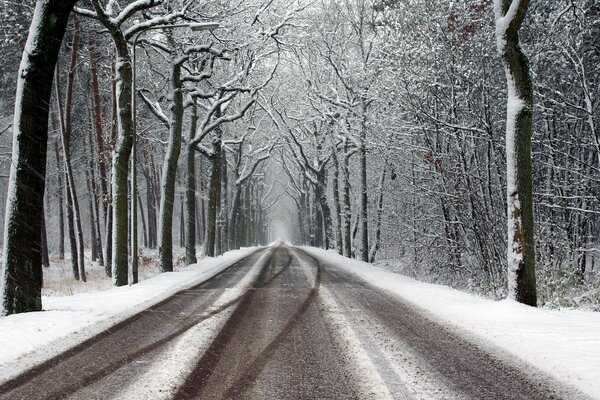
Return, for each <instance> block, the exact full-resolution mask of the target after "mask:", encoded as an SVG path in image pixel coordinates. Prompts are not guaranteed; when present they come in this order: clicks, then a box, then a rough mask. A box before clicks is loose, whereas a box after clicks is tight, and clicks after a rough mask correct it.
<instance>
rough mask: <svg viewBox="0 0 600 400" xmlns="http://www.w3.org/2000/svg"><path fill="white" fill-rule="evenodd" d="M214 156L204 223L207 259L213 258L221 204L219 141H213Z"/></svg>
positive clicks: (218, 139) (217, 138)
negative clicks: (206, 214)
mask: <svg viewBox="0 0 600 400" xmlns="http://www.w3.org/2000/svg"><path fill="white" fill-rule="evenodd" d="M213 151H214V154H213V156H212V157H211V161H212V171H211V176H210V187H209V188H208V216H207V221H206V243H205V249H204V250H205V252H206V255H207V256H208V257H214V256H215V247H216V242H215V240H216V231H217V229H216V228H217V217H218V215H219V208H220V204H221V171H222V169H223V168H222V167H221V139H220V137H216V138H215V139H214V140H213Z"/></svg>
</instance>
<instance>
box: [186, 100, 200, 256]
mask: <svg viewBox="0 0 600 400" xmlns="http://www.w3.org/2000/svg"><path fill="white" fill-rule="evenodd" d="M197 126H198V106H197V104H196V100H195V99H194V103H193V104H192V119H191V124H190V132H189V138H190V140H191V139H193V138H194V136H195V135H196V129H197ZM186 150H187V160H186V161H187V175H186V184H185V198H186V206H187V208H186V211H187V221H186V231H187V235H186V243H185V258H186V264H188V265H189V264H195V263H197V262H198V258H197V257H196V229H197V228H196V162H195V161H196V160H195V157H196V152H195V151H194V147H193V146H186Z"/></svg>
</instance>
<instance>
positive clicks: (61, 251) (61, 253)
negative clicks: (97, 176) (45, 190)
mask: <svg viewBox="0 0 600 400" xmlns="http://www.w3.org/2000/svg"><path fill="white" fill-rule="evenodd" d="M54 153H55V157H56V170H57V171H58V172H57V177H58V190H57V191H56V197H57V198H58V259H59V260H64V259H65V222H64V221H65V216H64V201H63V183H62V171H63V166H62V164H61V162H60V151H59V150H58V141H55V142H54Z"/></svg>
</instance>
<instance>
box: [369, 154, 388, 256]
mask: <svg viewBox="0 0 600 400" xmlns="http://www.w3.org/2000/svg"><path fill="white" fill-rule="evenodd" d="M386 163H387V161H386ZM386 171H387V165H384V166H383V170H382V171H381V177H380V178H379V199H378V201H377V226H376V227H375V242H374V243H373V245H372V246H371V250H370V251H369V262H370V263H372V262H374V261H375V256H376V255H377V252H378V251H379V246H380V245H381V218H382V216H383V192H384V191H383V187H384V184H385V173H386Z"/></svg>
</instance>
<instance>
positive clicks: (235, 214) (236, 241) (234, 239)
mask: <svg viewBox="0 0 600 400" xmlns="http://www.w3.org/2000/svg"><path fill="white" fill-rule="evenodd" d="M234 187H235V192H234V194H233V201H232V202H231V215H230V218H229V245H230V246H231V247H232V248H235V249H237V248H239V247H240V234H241V232H240V227H239V220H240V219H239V216H240V207H241V203H242V202H241V200H242V184H241V183H240V182H236V183H235V186H234Z"/></svg>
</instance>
